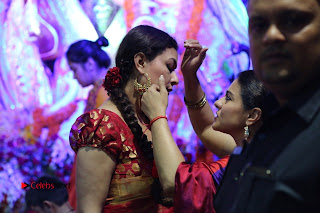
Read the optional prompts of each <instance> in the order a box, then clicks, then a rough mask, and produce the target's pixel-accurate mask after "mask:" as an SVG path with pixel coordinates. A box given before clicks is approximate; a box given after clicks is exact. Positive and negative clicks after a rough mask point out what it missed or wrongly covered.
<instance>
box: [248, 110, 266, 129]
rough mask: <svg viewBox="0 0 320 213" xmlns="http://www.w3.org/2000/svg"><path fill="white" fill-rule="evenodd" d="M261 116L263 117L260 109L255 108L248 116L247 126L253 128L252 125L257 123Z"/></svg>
mask: <svg viewBox="0 0 320 213" xmlns="http://www.w3.org/2000/svg"><path fill="white" fill-rule="evenodd" d="M261 116H262V111H261V109H260V108H258V107H255V108H253V109H251V110H250V111H249V114H248V118H247V121H246V125H247V126H251V125H253V124H255V123H257V122H258V121H259V120H260V119H261Z"/></svg>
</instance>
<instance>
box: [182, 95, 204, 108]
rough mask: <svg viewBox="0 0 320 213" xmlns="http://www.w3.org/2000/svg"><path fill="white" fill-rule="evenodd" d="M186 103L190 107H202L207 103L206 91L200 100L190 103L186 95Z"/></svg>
mask: <svg viewBox="0 0 320 213" xmlns="http://www.w3.org/2000/svg"><path fill="white" fill-rule="evenodd" d="M184 103H185V105H186V106H187V107H188V108H189V109H201V108H202V107H203V106H204V105H205V104H206V103H207V97H206V93H204V94H203V96H202V98H201V99H200V101H198V102H196V103H190V102H188V101H187V100H186V97H184Z"/></svg>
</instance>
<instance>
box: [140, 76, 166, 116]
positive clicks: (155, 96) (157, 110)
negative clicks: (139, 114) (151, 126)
mask: <svg viewBox="0 0 320 213" xmlns="http://www.w3.org/2000/svg"><path fill="white" fill-rule="evenodd" d="M167 106H168V91H167V89H166V85H165V80H164V77H163V75H161V76H160V77H159V86H158V85H156V84H153V85H151V87H150V88H149V89H148V90H147V91H146V92H145V93H144V94H143V95H142V98H141V110H142V111H143V113H144V114H145V115H146V116H147V117H148V118H149V119H150V120H152V119H153V118H155V117H157V116H159V115H166V110H167Z"/></svg>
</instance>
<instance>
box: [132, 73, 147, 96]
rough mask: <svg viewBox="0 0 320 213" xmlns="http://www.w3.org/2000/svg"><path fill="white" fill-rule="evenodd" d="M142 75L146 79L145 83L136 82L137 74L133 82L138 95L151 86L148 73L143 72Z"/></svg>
mask: <svg viewBox="0 0 320 213" xmlns="http://www.w3.org/2000/svg"><path fill="white" fill-rule="evenodd" d="M143 76H144V77H145V78H146V79H147V83H145V84H140V83H138V76H137V78H136V79H135V80H134V82H133V87H134V90H135V91H137V92H138V93H139V95H143V93H144V92H145V91H147V90H148V89H149V87H150V86H151V78H150V77H149V75H148V73H143Z"/></svg>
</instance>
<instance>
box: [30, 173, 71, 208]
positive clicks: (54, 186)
mask: <svg viewBox="0 0 320 213" xmlns="http://www.w3.org/2000/svg"><path fill="white" fill-rule="evenodd" d="M37 184H38V186H40V184H41V185H42V186H43V189H36V188H35V187H36V186H37ZM30 185H32V187H31V186H30V189H29V190H28V191H27V192H26V197H25V199H26V204H27V208H30V207H31V206H39V207H41V208H43V202H44V201H50V202H53V203H55V204H57V205H58V206H61V205H62V204H64V203H65V202H67V201H68V191H67V188H66V184H64V183H63V182H62V181H60V180H59V179H58V178H56V177H50V176H42V177H40V178H39V179H38V180H36V181H35V182H32V183H30Z"/></svg>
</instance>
